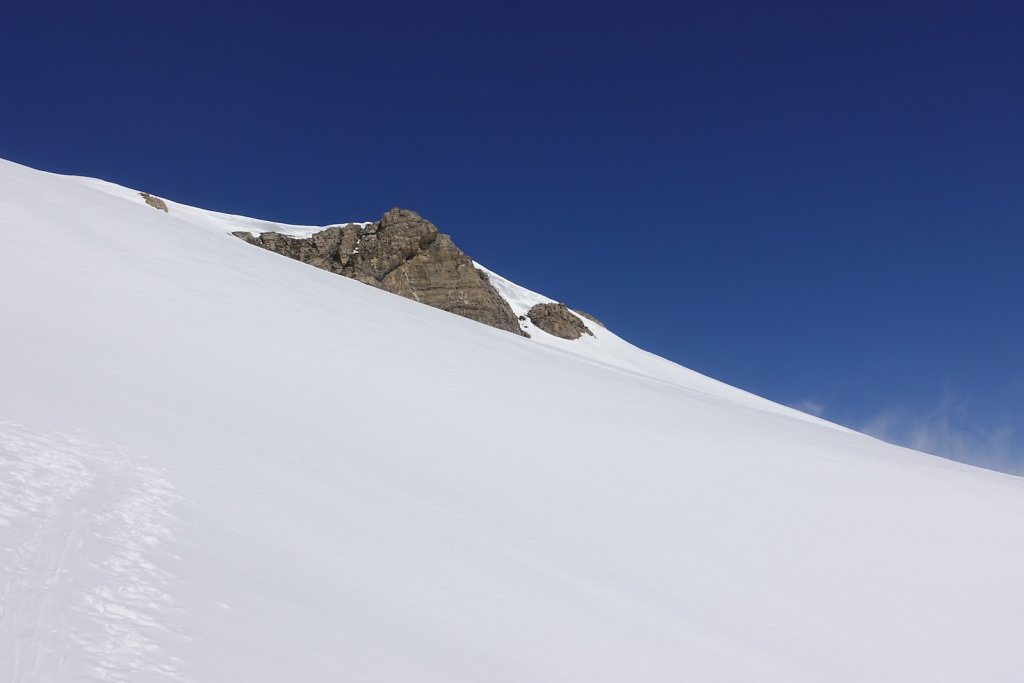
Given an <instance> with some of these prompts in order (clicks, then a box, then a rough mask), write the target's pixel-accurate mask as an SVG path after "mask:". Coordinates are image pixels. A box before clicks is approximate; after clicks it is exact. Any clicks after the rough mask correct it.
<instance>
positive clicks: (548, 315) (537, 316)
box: [526, 304, 594, 339]
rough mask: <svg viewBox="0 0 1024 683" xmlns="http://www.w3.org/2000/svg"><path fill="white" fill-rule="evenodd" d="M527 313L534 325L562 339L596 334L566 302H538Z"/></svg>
mask: <svg viewBox="0 0 1024 683" xmlns="http://www.w3.org/2000/svg"><path fill="white" fill-rule="evenodd" d="M526 315H527V316H528V317H529V318H530V321H531V322H532V323H533V324H534V325H536V326H537V327H539V328H540V329H542V330H544V331H545V332H547V333H548V334H553V335H554V336H556V337H561V338H562V339H579V338H580V337H582V336H583V335H584V334H589V335H590V336H591V337H593V336H594V333H593V332H591V331H590V329H589V328H588V327H587V326H586V325H585V324H584V322H583V320H582V319H581V318H580V317H579V316H578V315H576V313H574V312H573V311H571V310H569V307H568V306H566V305H565V304H537V305H536V306H534V307H533V308H531V309H530V310H529V311H528V312H527V313H526Z"/></svg>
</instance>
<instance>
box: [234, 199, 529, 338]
mask: <svg viewBox="0 0 1024 683" xmlns="http://www.w3.org/2000/svg"><path fill="white" fill-rule="evenodd" d="M233 234H234V235H235V236H236V237H238V238H240V239H243V240H245V241H246V242H249V243H250V244H255V245H257V246H260V247H263V248H264V249H269V250H270V251H273V252H276V253H278V254H283V255H284V256H288V257H290V258H293V259H296V260H298V261H302V262H304V263H308V264H310V265H313V266H316V267H317V268H321V269H323V270H328V271H330V272H332V273H337V274H339V275H344V276H345V277H349V278H352V279H354V280H358V281H359V282H362V283H364V284H368V285H370V286H372V287H378V288H380V289H383V290H386V291H388V292H391V293H393V294H398V295H400V296H404V297H405V298H407V299H413V300H414V301H419V302H420V303H424V304H427V305H428V306H433V307H434V308H440V309H441V310H444V311H448V312H450V313H455V314H457V315H461V316H463V317H464V318H469V319H470V320H476V321H477V322H481V323H484V324H485V325H490V326H491V327H496V328H498V329H499V330H505V331H507V332H512V333H513V334H518V335H522V336H529V335H527V334H526V333H525V332H524V331H523V330H522V329H521V328H520V326H519V321H518V319H517V318H516V316H515V314H514V313H513V312H512V309H511V307H510V306H509V305H508V302H507V301H505V299H504V298H502V296H501V295H500V294H498V292H497V290H496V289H495V288H494V286H493V285H491V283H490V281H489V280H488V278H487V275H486V274H485V273H483V272H482V271H480V270H477V268H476V267H475V266H474V265H473V261H472V259H470V258H469V257H468V256H466V254H464V253H463V252H462V251H461V250H460V249H459V248H458V247H456V246H455V244H454V243H453V242H452V240H451V237H449V236H448V235H445V234H444V233H441V232H439V231H438V229H437V226H435V225H434V224H433V223H431V222H430V221H428V220H426V219H425V218H423V217H422V216H420V215H419V214H417V213H415V212H414V211H408V210H406V209H397V208H396V209H391V210H390V211H388V212H387V213H385V214H384V216H383V217H382V218H381V219H380V220H379V221H377V222H376V223H371V224H369V225H357V224H352V223H350V224H348V225H340V226H335V227H331V228H326V229H325V230H323V231H321V232H318V233H316V234H315V235H313V236H312V237H310V238H306V239H300V238H295V237H289V236H287V235H282V234H280V233H275V232H267V233H263V234H260V235H256V236H254V235H252V234H251V233H248V232H235V233H233Z"/></svg>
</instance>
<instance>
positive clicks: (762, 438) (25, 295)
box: [0, 162, 1024, 683]
mask: <svg viewBox="0 0 1024 683" xmlns="http://www.w3.org/2000/svg"><path fill="white" fill-rule="evenodd" d="M169 204H170V213H169V214H164V213H163V212H160V211H156V210H154V209H152V208H150V207H148V206H146V205H145V204H144V203H143V202H142V200H141V198H139V197H138V195H137V194H136V193H134V192H133V191H131V190H127V189H124V188H119V187H116V186H113V185H110V184H107V183H101V182H100V181H95V180H88V179H82V178H72V177H63V176H56V175H51V174H46V173H41V172H38V171H33V170H30V169H27V168H25V167H22V166H18V165H16V164H12V163H9V162H0V235H2V238H3V246H2V248H0V292H2V296H0V680H2V681H11V682H18V683H21V682H25V681H79V680H102V681H214V682H219V681H268V682H269V681H284V680H294V681H304V682H316V681H509V682H512V681H515V682H523V681H551V682H556V681H557V682H565V681H586V682H588V683H590V682H595V681H787V682H789V681H814V682H819V681H922V682H923V681H928V682H929V683H934V682H937V681H1019V680H1020V679H1021V671H1024V653H1022V650H1021V648H1020V646H1019V644H1020V638H1021V635H1022V634H1024V582H1022V581H1021V579H1020V577H1021V576H1022V572H1024V541H1022V539H1024V480H1021V479H1019V478H1015V477H1011V476H1008V475H1003V474H998V473H994V472H989V471H985V470H981V469H977V468H972V467H969V466H966V465H962V464H958V463H953V462H949V461H946V460H942V459H939V458H935V457H931V456H927V455H923V454H920V453H916V452H913V451H909V450H906V449H902V448H898V447H895V446H890V445H887V444H884V443H881V442H879V441H876V440H874V439H871V438H869V437H866V436H863V435H861V434H857V433H855V432H852V431H849V430H846V429H842V428H839V427H836V426H834V425H830V424H828V423H826V422H823V421H821V420H818V419H816V418H812V417H809V416H805V415H802V414H800V413H797V412H795V411H792V410H790V409H787V408H783V407H781V406H777V405H775V404H773V403H770V402H768V401H765V400H763V399H760V398H757V397H753V396H750V395H749V394H745V393H744V392H741V391H739V390H737V389H734V388H731V387H727V386H725V385H723V384H721V383H718V382H715V381H714V380H711V379H708V378H706V377H703V376H701V375H699V374H697V373H693V372H691V371H689V370H686V369H684V368H681V367H679V366H677V365H674V364H672V363H669V362H668V361H665V360H662V359H659V358H656V357H654V356H651V355H650V354H646V353H644V352H642V351H640V350H638V349H635V348H633V347H631V346H629V345H628V344H626V343H625V342H623V341H622V340H620V339H618V338H617V337H615V336H614V335H612V334H611V333H608V332H606V331H603V330H595V333H597V336H596V337H595V338H594V339H593V340H584V343H583V344H577V345H575V346H572V345H570V343H568V342H563V341H562V340H556V339H554V338H548V337H546V336H544V335H542V334H541V333H539V331H538V334H537V335H535V337H534V339H522V338H518V337H516V336H514V335H511V334H507V333H504V332H501V331H498V330H494V329H491V328H489V327H486V326H484V325H479V324H477V323H474V322H471V321H468V320H465V319H462V318H459V317H457V316H454V315H450V314H447V313H444V312H441V311H437V310H434V309H431V308H428V307H425V306H421V305H419V304H417V303H415V302H411V301H407V300H405V299H402V298H400V297H396V296H393V295H390V294H388V293H386V292H382V291H379V290H375V289H373V288H370V287H366V286H363V285H361V284H359V283H357V282H354V281H351V280H347V279H345V278H341V277H338V276H335V275H332V274H330V273H326V272H323V271H319V270H316V269H314V268H311V267H309V266H306V265H304V264H301V263H298V262H295V261H290V260H288V259H286V258H283V257H280V256H278V255H276V254H273V253H270V252H268V251H264V250H261V249H256V248H253V247H252V246H250V245H248V244H245V243H243V242H242V241H240V240H238V239H236V238H234V237H231V236H230V235H229V234H228V232H230V231H231V230H237V229H252V230H257V231H259V230H266V229H275V227H274V226H273V224H270V225H268V224H265V223H263V222H259V221H253V220H252V219H245V218H240V217H228V216H224V215H222V214H216V213H214V212H207V211H202V210H200V209H192V208H188V207H183V206H181V205H178V204H174V203H169ZM284 227H285V228H295V229H296V230H299V229H301V226H299V227H295V226H284ZM305 229H306V230H312V229H313V228H311V227H309V226H306V228H305ZM295 234H302V233H301V232H297V233H295ZM496 285H497V286H499V289H500V290H501V291H502V292H503V293H505V295H506V296H507V297H509V298H510V300H511V301H512V303H513V306H514V307H521V306H523V305H526V304H527V303H529V301H530V300H531V297H538V296H539V295H535V294H532V293H530V292H527V291H526V290H523V289H522V288H518V287H516V286H515V285H513V284H511V283H508V282H507V281H501V282H498V283H496Z"/></svg>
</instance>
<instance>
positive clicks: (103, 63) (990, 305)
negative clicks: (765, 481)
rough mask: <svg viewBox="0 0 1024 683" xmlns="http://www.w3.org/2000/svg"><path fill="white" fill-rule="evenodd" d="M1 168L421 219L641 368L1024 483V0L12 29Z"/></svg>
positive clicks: (264, 14)
mask: <svg viewBox="0 0 1024 683" xmlns="http://www.w3.org/2000/svg"><path fill="white" fill-rule="evenodd" d="M3 15H4V16H3V20H2V21H0V57H2V65H3V68H2V70H0V105H2V106H0V156H2V157H4V158H7V159H11V160H13V161H17V162H20V163H23V164H26V165H29V166H33V167H36V168H42V169H45V170H51V171H57V172H61V173H73V174H78V175H87V176H95V177H101V178H104V179H107V180H111V181H114V182H117V183H120V184H124V185H128V186H130V187H135V188H139V189H145V190H148V191H150V192H153V193H155V194H158V195H162V196H166V197H168V198H170V199H173V200H176V201H181V202H185V203H188V204H194V205H198V206H203V207H207V208H213V209H218V210H221V211H228V212H232V213H240V214H245V215H251V216H257V217H261V218H269V219H274V220H280V221H284V222H292V223H311V224H326V223H334V222H340V221H347V220H371V219H374V218H376V217H378V216H379V215H380V214H381V213H382V212H383V211H384V210H386V209H388V208H390V207H391V206H396V205H398V206H403V207H406V208H411V209H415V210H417V211H419V212H420V213H422V214H423V215H424V216H426V217H427V218H429V219H431V220H432V221H434V222H435V223H437V224H438V225H439V226H440V227H441V229H442V230H443V231H445V232H448V233H450V234H452V235H453V237H454V239H455V241H456V243H457V244H459V245H460V246H461V247H462V248H463V249H464V250H465V251H467V252H468V253H469V254H470V255H471V256H473V257H474V258H476V259H477V260H478V261H480V262H482V263H484V264H486V265H487V266H488V267H489V268H492V269H494V270H496V271H498V272H500V273H502V274H503V275H506V276H507V277H509V278H511V279H513V280H515V281H517V282H519V283H520V284H523V285H525V286H527V287H529V288H531V289H535V290H537V291H540V292H543V293H545V294H548V295H549V296H552V297H554V298H557V299H560V300H564V301H565V302H567V303H568V304H570V305H571V306H574V307H578V308H582V309H584V310H587V311H589V312H591V313H593V314H594V315H596V316H597V317H599V318H601V319H603V320H604V321H605V322H606V323H607V324H608V325H609V326H610V327H611V328H612V329H613V330H615V331H616V332H618V333H619V334H621V335H622V336H624V337H626V338H627V339H629V340H631V341H633V342H634V343H636V344H638V345H640V346H642V347H644V348H647V349H649V350H651V351H654V352H656V353H658V354H660V355H663V356H666V357H668V358H671V359H673V360H676V361H678V362H680V363H682V364H683V365H686V366H688V367H691V368H694V369H696V370H699V371H701V372H704V373H707V374H709V375H712V376H714V377H716V378H719V379H722V380H724V381H726V382H729V383H731V384H735V385H737V386H740V387H743V388H745V389H748V390H750V391H753V392H755V393H758V394H761V395H764V396H767V397H769V398H771V399H774V400H776V401H779V402H782V403H787V404H790V405H796V406H798V407H802V408H803V409H806V410H810V411H815V412H819V413H820V414H821V415H822V416H824V417H826V418H828V419H831V420H834V421H837V422H840V423H842V424H845V425H849V426H852V427H854V428H858V429H864V430H868V431H869V432H871V433H874V434H876V435H881V436H883V437H885V438H888V439H890V440H895V441H897V442H901V443H905V444H909V445H912V446H915V447H919V448H922V449H924V450H929V451H931V452H937V453H940V454H943V455H947V456H950V457H954V458H957V459H963V460H968V461H971V462H977V463H981V464H985V465H987V466H993V467H997V468H1000V469H1004V470H1007V471H1014V472H1018V473H1019V472H1024V353H1022V347H1024V345H1022V342H1021V339H1022V336H1024V313H1022V295H1024V232H1022V227H1024V224H1022V217H1024V38H1022V36H1024V3H1020V2H1005V3H984V2H982V3H965V2H950V3H947V2H928V3H891V2H886V3H882V2H878V3H874V2H850V3H821V2H806V3H802V2H786V3H767V2H747V3H742V2H720V3H690V4H684V3H647V2H621V3H604V2H595V1H592V0H591V1H588V2H580V3H558V2H544V3H533V2H522V1H520V2H509V3H492V2H471V3H441V2H434V3H405V2H391V3H369V2H360V3H345V2H342V3H323V4H318V3H281V4H278V5H271V4H266V5H261V4H260V3H252V4H249V5H247V6H244V7H243V5H241V4H231V5H220V6H218V5H217V4H216V3H195V4H192V3H162V4H161V5H160V6H156V5H154V6H149V5H147V4H146V3H142V4H140V3H131V4H129V3H123V4H121V3H81V2H70V3H48V2H45V1H39V2H32V3H27V2H21V3H18V2H17V1H14V2H10V3H7V4H5V9H4V12H3Z"/></svg>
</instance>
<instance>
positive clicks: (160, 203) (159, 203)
mask: <svg viewBox="0 0 1024 683" xmlns="http://www.w3.org/2000/svg"><path fill="white" fill-rule="evenodd" d="M139 196H140V197H142V198H143V199H145V200H146V203H147V204H149V205H150V206H152V207H153V208H154V209H160V210H161V211H163V212H164V213H168V211H167V203H166V202H164V200H162V199H160V198H159V197H154V196H153V195H151V194H150V193H148V192H140V193H139Z"/></svg>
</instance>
